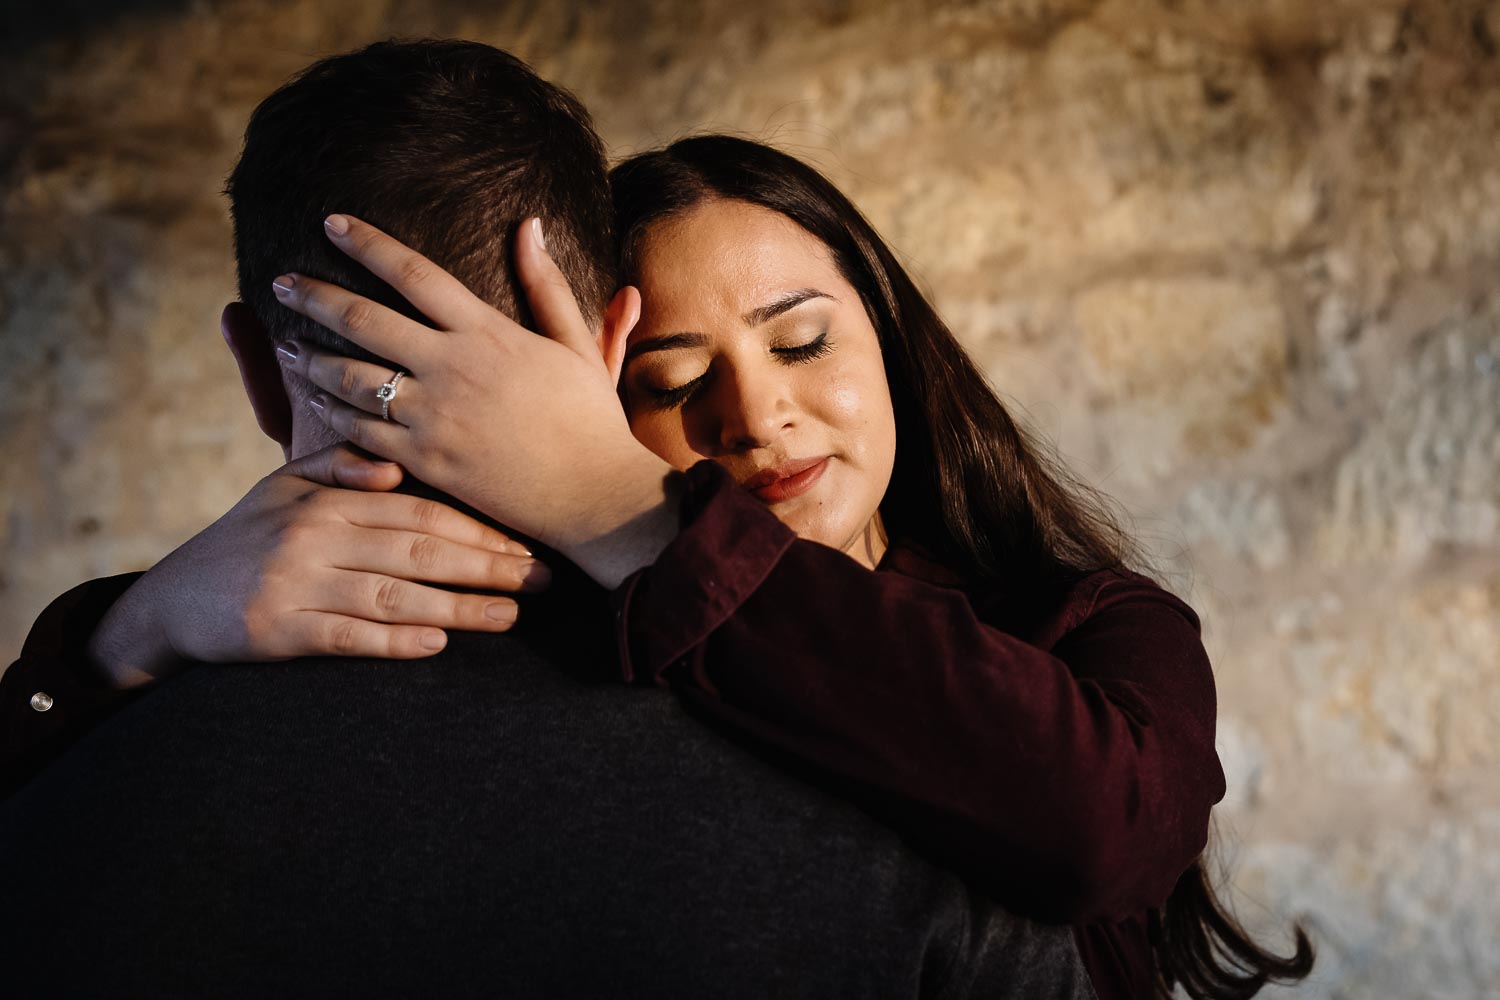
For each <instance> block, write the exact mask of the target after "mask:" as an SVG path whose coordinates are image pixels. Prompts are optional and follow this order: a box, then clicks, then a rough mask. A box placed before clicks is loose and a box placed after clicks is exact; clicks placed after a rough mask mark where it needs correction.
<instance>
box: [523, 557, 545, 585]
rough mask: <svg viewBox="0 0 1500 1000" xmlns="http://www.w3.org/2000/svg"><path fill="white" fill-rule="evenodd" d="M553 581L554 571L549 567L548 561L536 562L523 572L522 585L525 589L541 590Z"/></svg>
mask: <svg viewBox="0 0 1500 1000" xmlns="http://www.w3.org/2000/svg"><path fill="white" fill-rule="evenodd" d="M551 582H552V571H551V570H550V569H548V568H547V565H546V563H539V562H534V563H532V564H531V565H530V566H527V567H526V571H525V572H523V573H522V574H521V587H522V589H524V590H541V589H542V588H543V587H546V586H547V584H549V583H551Z"/></svg>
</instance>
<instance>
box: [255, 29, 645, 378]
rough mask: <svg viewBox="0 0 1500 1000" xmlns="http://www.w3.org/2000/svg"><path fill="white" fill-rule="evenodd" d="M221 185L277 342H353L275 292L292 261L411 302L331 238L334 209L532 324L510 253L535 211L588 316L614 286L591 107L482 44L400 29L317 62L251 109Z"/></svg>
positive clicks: (364, 291)
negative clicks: (399, 33)
mask: <svg viewBox="0 0 1500 1000" xmlns="http://www.w3.org/2000/svg"><path fill="white" fill-rule="evenodd" d="M226 193H227V194H228V195H229V199H230V211H231V215H232V216H233V219H234V244H235V257H236V261H237V263H238V267H239V289H240V298H241V300H243V301H244V302H245V303H247V304H248V305H249V306H250V307H251V308H252V309H253V310H254V311H255V313H256V315H257V317H258V318H259V319H260V321H261V323H262V324H263V325H264V326H265V328H266V330H267V331H268V332H269V333H270V335H271V336H272V337H273V338H274V339H277V340H281V339H286V338H289V337H301V338H304V339H308V340H312V341H315V342H318V343H322V344H324V345H328V346H335V347H337V348H339V349H341V350H346V351H349V350H351V348H352V345H349V344H348V343H347V342H344V341H342V340H341V338H338V337H336V336H335V335H334V334H332V333H331V332H329V331H327V330H325V329H323V328H321V327H318V326H316V325H315V324H313V323H312V322H311V321H310V320H307V319H305V318H304V317H302V316H300V315H298V314H296V313H293V312H292V311H291V310H289V309H286V308H285V307H283V306H281V305H280V304H279V303H278V302H277V301H276V299H275V297H274V296H273V295H272V293H271V281H272V279H274V278H275V277H276V276H277V275H279V274H282V273H284V272H287V271H297V272H300V273H302V274H307V275H310V276H313V277H316V278H321V279H323V280H325V281H331V282H334V283H336V284H339V285H342V286H343V287H345V288H348V289H350V290H351V291H355V292H358V293H359V294H361V295H365V296H368V297H370V298H373V299H376V300H378V301H380V302H383V303H385V304H387V305H390V306H392V307H394V308H397V309H400V310H401V311H402V312H404V313H406V314H407V315H412V316H415V315H416V313H415V312H414V311H413V310H412V309H411V307H410V306H408V305H406V304H405V303H404V302H403V301H402V300H401V299H400V298H399V297H398V296H396V295H395V293H394V292H393V291H392V290H391V289H390V288H389V287H388V286H386V285H385V284H384V283H382V282H380V281H378V280H377V279H376V278H375V277H374V275H372V274H370V273H369V272H368V271H366V270H365V269H364V268H362V267H360V266H358V265H357V264H355V263H354V262H353V261H352V260H351V259H349V258H348V257H346V256H345V255H344V254H343V253H341V252H340V251H339V250H337V249H336V248H335V247H334V246H333V245H332V244H331V243H330V242H329V241H328V238H327V237H326V236H325V235H324V233H323V226H322V221H323V219H324V217H325V216H327V215H328V214H329V213H331V212H346V213H348V214H350V215H354V216H357V217H359V218H361V219H364V220H365V221H367V222H369V223H371V224H373V225H376V226H379V227H380V228H381V229H384V230H385V231H386V232H388V233H390V234H391V235H392V236H395V237H396V238H397V239H399V240H401V241H402V242H404V243H406V244H407V245H408V246H410V247H412V248H413V249H415V250H417V251H418V252H420V253H422V254H424V255H426V256H427V257H430V258H431V259H432V260H434V261H435V262H436V263H437V264H439V265H440V266H442V267H443V268H445V269H446V270H448V271H449V272H451V273H452V274H453V275H454V276H455V277H457V278H458V279H459V280H461V281H463V282H464V283H465V284H466V285H468V287H469V288H470V289H471V290H472V291H474V293H475V294H477V295H478V296H480V297H481V298H483V299H484V300H486V301H487V302H489V303H490V304H491V305H493V306H495V307H496V308H497V309H500V310H502V311H503V312H505V313H507V314H508V315H510V316H512V317H514V318H516V319H518V320H520V321H521V322H523V323H527V324H528V325H529V318H530V317H529V313H528V310H527V309H526V305H525V298H524V296H523V295H522V294H521V291H520V286H519V284H518V283H517V282H516V279H515V275H514V273H513V270H512V267H511V251H512V247H513V240H514V238H515V232H516V229H517V227H518V226H519V224H520V223H521V222H522V221H523V220H524V219H526V218H529V217H530V216H533V215H536V216H540V217H541V218H542V220H543V224H544V226H545V227H546V233H547V248H548V250H549V251H550V252H551V253H552V256H553V258H554V259H555V260H556V261H557V263H558V265H559V267H561V268H562V271H563V273H564V274H565V275H567V277H568V280H569V281H570V282H571V284H572V286H573V291H574V293H575V294H576V295H577V296H578V299H579V305H580V307H581V308H582V309H583V312H584V314H585V316H587V317H589V318H590V319H593V320H596V321H597V320H598V319H599V317H600V316H601V315H602V313H603V310H604V307H605V305H606V303H607V302H608V301H609V297H610V295H611V294H612V293H613V291H614V274H615V243H614V235H613V212H612V210H611V207H610V199H609V187H608V178H607V167H606V164H605V159H604V148H603V144H602V143H601V142H600V140H599V137H598V135H597V134H596V133H595V132H594V128H593V123H592V121H591V120H590V119H589V115H588V112H587V111H585V110H584V108H583V106H582V105H581V104H580V103H579V102H578V100H577V99H576V98H574V97H573V96H572V95H571V94H569V93H567V92H566V91H564V90H562V89H561V88H559V87H556V86H553V85H552V84H550V83H548V82H547V81H545V80H543V79H541V78H540V77H538V76H537V75H536V73H534V72H533V71H532V70H531V68H530V67H529V66H527V65H526V64H525V63H524V62H522V61H521V60H519V59H517V58H516V57H515V56H512V55H510V54H509V53H506V52H502V51H500V50H499V49H496V48H493V47H491V46H488V45H482V44H480V43H478V42H467V41H451V40H419V41H397V40H393V41H386V42H378V43H376V44H374V45H371V46H369V47H367V48H364V49H360V50H358V51H355V52H350V53H346V54H344V55H338V56H333V57H330V58H328V59H324V60H321V61H320V62H317V63H314V64H313V65H312V66H310V67H308V68H307V69H306V70H304V71H303V72H302V73H301V74H299V75H298V76H297V77H295V78H294V79H292V80H291V81H290V82H288V83H286V84H285V85H283V86H282V87H281V88H280V89H278V90H277V91H276V92H275V93H273V94H272V95H271V96H270V97H267V98H266V99H265V100H264V101H262V102H261V104H260V106H259V107H257V108H256V109H255V112H254V114H252V115H251V117H250V124H249V126H248V127H247V128H246V130H245V147H244V151H243V153H242V154H241V156H240V159H239V162H238V164H236V166H235V168H234V172H233V173H232V174H231V175H230V178H229V182H228V186H227V187H226ZM352 353H356V354H361V355H364V352H359V351H352ZM364 356H366V357H368V355H364Z"/></svg>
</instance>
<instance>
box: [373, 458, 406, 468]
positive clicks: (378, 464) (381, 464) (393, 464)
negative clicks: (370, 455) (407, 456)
mask: <svg viewBox="0 0 1500 1000" xmlns="http://www.w3.org/2000/svg"><path fill="white" fill-rule="evenodd" d="M398 464H400V463H398V462H387V461H385V460H384V459H381V460H380V461H379V462H376V463H375V466H376V467H377V468H380V469H394V468H395V467H396V466H397V465H398Z"/></svg>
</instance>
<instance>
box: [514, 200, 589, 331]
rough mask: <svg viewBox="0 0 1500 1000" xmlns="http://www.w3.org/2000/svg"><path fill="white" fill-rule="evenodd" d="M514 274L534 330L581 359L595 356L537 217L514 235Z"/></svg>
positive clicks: (576, 302) (579, 314)
mask: <svg viewBox="0 0 1500 1000" xmlns="http://www.w3.org/2000/svg"><path fill="white" fill-rule="evenodd" d="M516 277H517V278H518V279H520V282H521V288H522V290H523V291H525V293H526V302H527V304H528V305H529V306H531V315H532V316H534V317H535V318H536V325H537V332H538V333H540V334H542V335H543V336H545V337H548V338H550V339H552V340H555V341H557V342H558V343H559V344H562V345H563V346H564V347H568V348H570V349H571V350H573V351H574V352H576V353H578V354H581V355H582V356H584V357H585V358H590V359H593V358H597V357H598V356H599V348H598V346H597V345H596V344H595V343H594V333H593V331H592V330H590V329H589V325H588V323H586V322H584V319H583V313H582V312H580V311H579V309H578V300H577V299H576V298H574V297H573V286H571V285H569V284H568V279H567V277H566V276H565V275H564V274H563V273H562V271H561V270H560V269H559V268H558V266H557V263H556V262H555V261H554V260H553V259H552V255H551V254H549V253H548V252H547V242H546V240H545V238H544V237H543V235H542V220H541V219H538V218H531V219H528V220H526V221H525V222H523V223H521V231H520V232H519V233H517V234H516Z"/></svg>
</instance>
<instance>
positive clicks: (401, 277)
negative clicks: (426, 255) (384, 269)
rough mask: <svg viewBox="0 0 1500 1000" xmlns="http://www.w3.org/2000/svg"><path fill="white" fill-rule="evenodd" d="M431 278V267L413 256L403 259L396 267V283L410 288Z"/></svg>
mask: <svg viewBox="0 0 1500 1000" xmlns="http://www.w3.org/2000/svg"><path fill="white" fill-rule="evenodd" d="M431 277H432V265H431V264H429V263H428V262H427V261H425V260H423V259H422V258H421V257H417V256H415V255H413V256H409V257H404V258H402V260H401V263H400V264H398V265H397V266H396V281H397V282H398V283H399V284H401V285H405V286H406V287H408V288H410V287H413V286H416V285H420V284H422V283H423V282H425V281H427V280H428V279H429V278H431Z"/></svg>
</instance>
